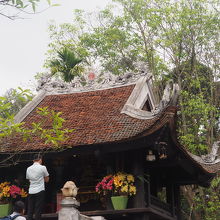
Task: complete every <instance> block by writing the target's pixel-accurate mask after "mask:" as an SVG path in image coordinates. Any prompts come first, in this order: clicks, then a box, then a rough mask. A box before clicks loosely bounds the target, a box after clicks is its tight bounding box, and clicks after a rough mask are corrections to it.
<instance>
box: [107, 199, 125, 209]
mask: <svg viewBox="0 0 220 220" xmlns="http://www.w3.org/2000/svg"><path fill="white" fill-rule="evenodd" d="M111 200H112V205H113V207H114V209H115V210H121V209H126V208H127V204H128V197H127V196H112V197H111Z"/></svg>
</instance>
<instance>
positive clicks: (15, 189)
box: [10, 185, 21, 198]
mask: <svg viewBox="0 0 220 220" xmlns="http://www.w3.org/2000/svg"><path fill="white" fill-rule="evenodd" d="M10 195H11V197H12V198H16V197H17V196H20V195H21V188H19V187H18V186H15V185H12V186H11V187H10Z"/></svg>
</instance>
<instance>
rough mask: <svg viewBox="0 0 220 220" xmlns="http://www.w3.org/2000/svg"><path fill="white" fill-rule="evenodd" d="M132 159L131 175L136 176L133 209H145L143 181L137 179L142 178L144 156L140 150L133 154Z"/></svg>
mask: <svg viewBox="0 0 220 220" xmlns="http://www.w3.org/2000/svg"><path fill="white" fill-rule="evenodd" d="M133 158H134V160H133V171H132V173H133V174H134V175H135V176H136V181H135V185H136V187H137V193H136V195H135V197H134V208H143V207H146V201H145V187H144V181H143V180H140V179H139V178H137V177H138V176H140V177H143V176H144V154H143V152H142V151H140V150H139V151H136V152H134V154H133Z"/></svg>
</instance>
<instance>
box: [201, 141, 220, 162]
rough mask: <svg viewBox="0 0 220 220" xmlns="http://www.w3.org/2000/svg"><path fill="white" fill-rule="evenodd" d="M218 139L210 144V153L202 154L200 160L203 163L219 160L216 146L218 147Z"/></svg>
mask: <svg viewBox="0 0 220 220" xmlns="http://www.w3.org/2000/svg"><path fill="white" fill-rule="evenodd" d="M219 144H220V141H215V142H214V143H213V145H212V150H211V153H209V154H206V155H202V160H203V161H204V162H205V163H217V162H219V161H220V159H219V158H218V148H219Z"/></svg>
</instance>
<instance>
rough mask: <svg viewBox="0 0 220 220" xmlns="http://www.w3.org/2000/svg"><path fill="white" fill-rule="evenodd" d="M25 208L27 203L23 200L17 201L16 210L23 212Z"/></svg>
mask: <svg viewBox="0 0 220 220" xmlns="http://www.w3.org/2000/svg"><path fill="white" fill-rule="evenodd" d="M24 209H25V205H24V203H23V202H22V201H17V202H15V204H14V208H13V210H14V212H18V213H22V212H23V210H24Z"/></svg>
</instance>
